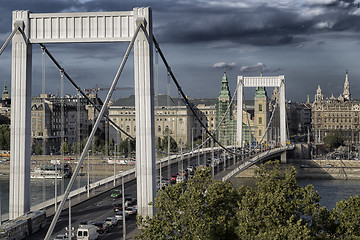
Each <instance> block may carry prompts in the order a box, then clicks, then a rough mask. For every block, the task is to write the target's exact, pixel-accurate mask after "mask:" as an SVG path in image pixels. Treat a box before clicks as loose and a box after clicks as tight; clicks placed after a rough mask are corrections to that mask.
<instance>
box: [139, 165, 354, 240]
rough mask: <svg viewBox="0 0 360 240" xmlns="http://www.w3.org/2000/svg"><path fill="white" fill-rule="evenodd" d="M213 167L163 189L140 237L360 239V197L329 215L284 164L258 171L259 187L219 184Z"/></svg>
mask: <svg viewBox="0 0 360 240" xmlns="http://www.w3.org/2000/svg"><path fill="white" fill-rule="evenodd" d="M210 173H211V172H210V169H205V170H197V171H196V174H195V176H194V177H193V178H191V179H189V180H188V182H181V183H177V184H176V185H173V186H168V187H166V188H165V189H164V190H160V191H159V193H158V195H157V197H156V199H155V205H154V206H155V207H156V209H157V211H156V213H155V216H154V217H153V218H152V219H150V218H146V219H143V218H141V216H139V218H138V224H139V225H140V226H141V227H142V228H141V233H140V234H139V235H138V236H137V239H184V240H185V239H186V240H187V239H204V240H205V239H279V240H280V239H360V198H359V197H358V196H356V197H351V198H350V199H349V200H348V201H345V200H342V201H340V202H339V203H337V205H336V208H334V209H332V210H331V211H328V210H327V208H326V207H321V206H320V204H319V201H320V195H319V194H318V193H317V192H316V191H314V189H313V186H312V185H308V186H306V187H301V186H299V185H298V183H297V182H296V178H295V169H294V168H293V167H291V169H289V170H285V173H282V172H281V171H280V170H279V163H278V162H276V163H270V164H265V165H261V166H260V168H259V169H258V170H256V175H255V187H253V188H250V187H245V186H242V187H240V188H238V189H235V188H233V186H232V184H231V183H230V182H222V181H214V180H212V179H211V174H210Z"/></svg>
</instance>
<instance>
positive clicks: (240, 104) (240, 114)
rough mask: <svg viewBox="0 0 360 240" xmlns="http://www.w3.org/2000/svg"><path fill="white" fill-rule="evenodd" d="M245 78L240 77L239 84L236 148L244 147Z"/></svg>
mask: <svg viewBox="0 0 360 240" xmlns="http://www.w3.org/2000/svg"><path fill="white" fill-rule="evenodd" d="M243 87H244V86H243V76H239V77H238V83H237V88H238V89H237V113H236V114H237V116H236V118H237V121H236V132H237V141H236V147H243V146H244V145H243V139H242V119H243Z"/></svg>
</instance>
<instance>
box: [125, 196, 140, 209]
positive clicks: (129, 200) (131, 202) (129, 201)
mask: <svg viewBox="0 0 360 240" xmlns="http://www.w3.org/2000/svg"><path fill="white" fill-rule="evenodd" d="M134 205H137V201H136V199H135V198H133V197H126V198H125V207H130V206H134Z"/></svg>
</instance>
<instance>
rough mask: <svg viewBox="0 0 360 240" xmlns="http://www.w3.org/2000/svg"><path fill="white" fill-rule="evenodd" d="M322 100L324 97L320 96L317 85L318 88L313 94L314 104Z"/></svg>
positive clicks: (320, 92) (319, 89)
mask: <svg viewBox="0 0 360 240" xmlns="http://www.w3.org/2000/svg"><path fill="white" fill-rule="evenodd" d="M322 100H324V96H323V94H322V91H321V88H320V85H318V88H317V90H316V94H315V101H314V102H319V101H322Z"/></svg>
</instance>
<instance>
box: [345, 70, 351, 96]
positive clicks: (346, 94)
mask: <svg viewBox="0 0 360 240" xmlns="http://www.w3.org/2000/svg"><path fill="white" fill-rule="evenodd" d="M343 98H344V100H345V101H348V100H350V99H351V93H350V84H349V75H348V70H346V75H345V83H344V92H343Z"/></svg>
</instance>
